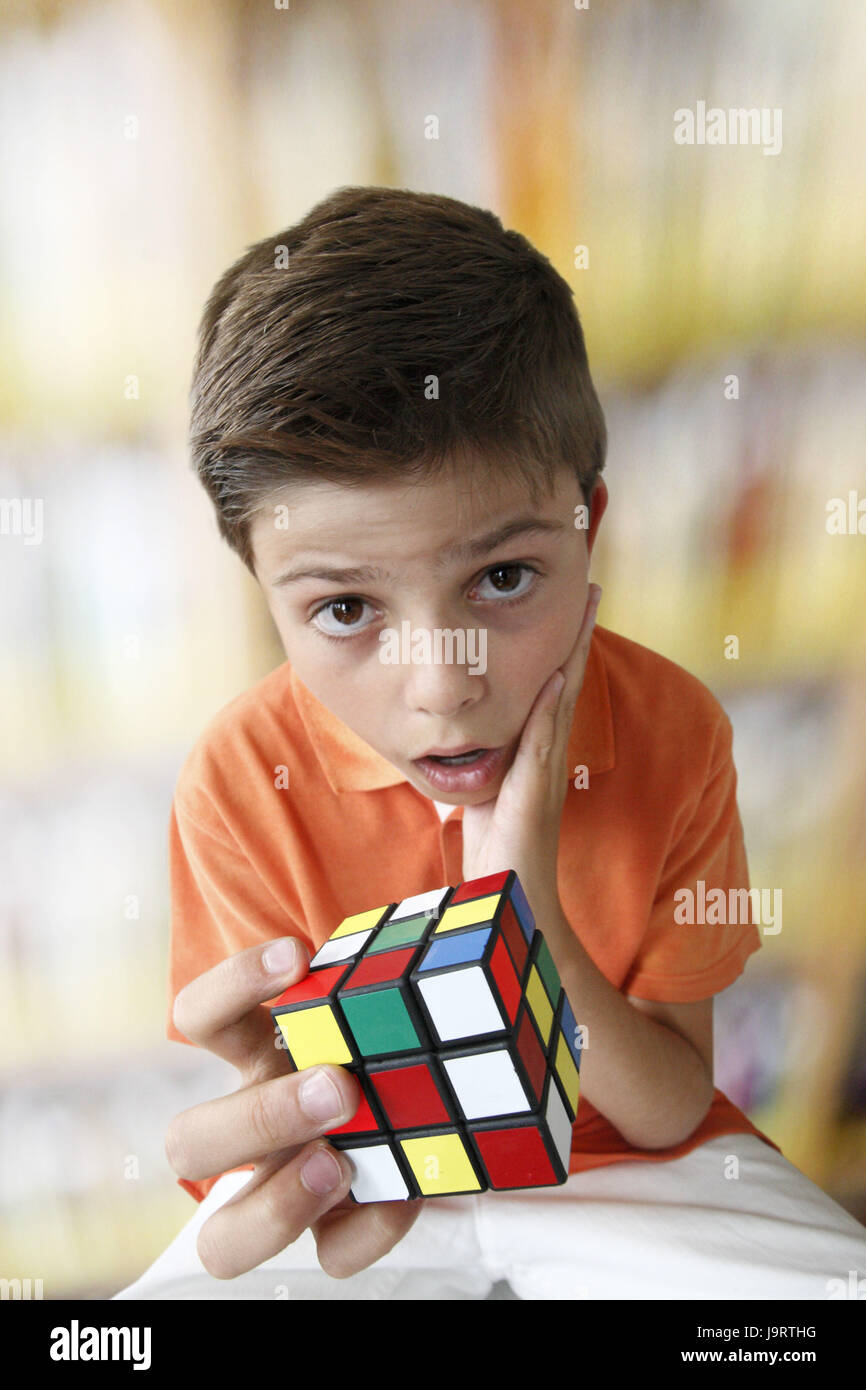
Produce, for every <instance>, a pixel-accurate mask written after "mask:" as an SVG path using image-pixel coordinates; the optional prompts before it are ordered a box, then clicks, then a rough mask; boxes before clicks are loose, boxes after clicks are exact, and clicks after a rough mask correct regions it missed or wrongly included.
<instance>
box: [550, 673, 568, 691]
mask: <svg viewBox="0 0 866 1390" xmlns="http://www.w3.org/2000/svg"><path fill="white" fill-rule="evenodd" d="M564 685H565V676H564V675H563V674H562V672H561V671H557V673H556V675H555V676H554V677H553V680H552V681H551V682H550V688H551V690H552V691H553V693H554V695H558V694H559V692H560V690H561V689H562V687H563V686H564Z"/></svg>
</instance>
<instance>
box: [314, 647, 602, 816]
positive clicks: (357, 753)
mask: <svg viewBox="0 0 866 1390" xmlns="http://www.w3.org/2000/svg"><path fill="white" fill-rule="evenodd" d="M598 632H599V629H598V628H596V630H595V632H594V633H593V638H592V642H591V644H590V649H589V657H588V659H587V663H586V671H585V672H584V677H583V685H582V686H581V690H580V695H579V696H578V698H577V704H576V706H575V711H574V721H573V723H572V728H571V734H570V735H569V740H568V766H569V769H573V768H574V767H576V766H578V765H584V766H585V767H586V768H587V771H588V772H589V774H590V776H592V774H593V773H596V772H607V771H609V770H610V768H612V767H613V766H614V761H615V748H614V738H613V718H612V716H611V709H610V691H609V688H608V679H607V668H606V666H605V661H604V656H603V655H602V652H601V647H600V644H599V641H598ZM289 685H290V688H291V691H292V695H293V697H294V700H295V706H296V708H297V710H298V714H299V716H300V719H301V722H302V723H303V725H304V728H305V729H306V731H307V734H308V735H309V738H310V742H311V744H312V747H313V749H314V751H315V753H316V756H317V757H318V759H319V763H320V765H321V768H322V771H323V773H324V775H325V778H326V780H327V782H328V785H329V786H330V788H331V790H332V791H335V792H341V791H376V790H378V789H379V788H381V787H395V786H398V785H399V784H400V783H401V782H406V784H407V786H410V785H411V783H409V781H408V779H407V778H406V777H405V776H404V775H403V773H402V772H401V771H400V770H399V768H397V767H395V766H394V764H393V763H390V762H388V759H387V758H384V757H382V755H381V754H380V753H377V752H376V750H375V749H374V748H371V747H370V745H369V744H368V743H365V742H364V740H363V739H362V738H361V737H360V735H358V734H356V733H355V732H354V731H353V730H352V729H350V728H349V727H348V725H346V724H344V723H343V721H342V720H341V719H338V718H337V716H336V715H335V714H333V713H332V711H331V710H329V709H328V708H327V707H326V706H325V705H323V704H322V703H321V701H320V700H318V699H317V698H316V697H315V695H313V694H312V692H311V691H310V690H308V689H307V687H306V686H305V685H304V684H303V682H302V681H301V680H300V679H299V677H298V676H297V675H296V674H295V672H294V670H290V675H289ZM569 775H570V774H569Z"/></svg>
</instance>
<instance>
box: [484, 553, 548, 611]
mask: <svg viewBox="0 0 866 1390" xmlns="http://www.w3.org/2000/svg"><path fill="white" fill-rule="evenodd" d="M540 582H541V576H540V574H539V572H538V570H537V569H535V567H534V566H533V565H527V564H523V563H522V562H521V563H520V564H518V563H517V562H515V563H514V564H508V565H491V567H490V569H489V570H488V571H487V573H486V574H485V575H484V577H483V579H482V580H481V584H480V586H479V592H480V593H481V597H482V598H483V599H488V600H489V599H493V601H494V602H496V599H497V597H498V598H501V599H502V601H503V603H509V602H511V601H513V602H514V603H517V602H518V601H519V600H520V599H522V598H529V596H530V595H531V594H532V593H534V591H535V589H536V588H537V587H538V585H539V583H540ZM488 583H489V584H491V585H492V586H493V592H491V591H489V590H488V592H487V593H485V592H484V587H483V586H484V585H485V584H488Z"/></svg>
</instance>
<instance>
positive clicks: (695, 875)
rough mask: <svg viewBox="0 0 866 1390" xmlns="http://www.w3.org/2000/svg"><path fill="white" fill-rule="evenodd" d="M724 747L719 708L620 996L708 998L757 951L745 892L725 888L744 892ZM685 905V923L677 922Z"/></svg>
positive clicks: (729, 757)
mask: <svg viewBox="0 0 866 1390" xmlns="http://www.w3.org/2000/svg"><path fill="white" fill-rule="evenodd" d="M732 750H733V729H732V727H731V722H730V720H729V718H728V716H727V715H726V714H725V712H724V710H722V709H721V706H720V707H719V719H718V723H717V725H716V728H715V731H714V735H713V739H712V748H711V753H710V759H709V771H708V774H707V777H706V781H705V783H704V786H703V790H702V793H701V796H700V800H699V802H698V805H697V808H696V810H695V812H694V814H693V816H692V818H691V820H690V821H689V823H688V826H687V828H686V830H685V831H684V832H683V834H682V835H680V837H679V838H678V840H677V841H676V843H675V845H674V846H673V848H672V849H671V851H670V853H669V854H668V857H667V859H666V861H665V864H664V867H663V870H662V874H661V878H660V880H659V884H658V889H657V892H656V895H655V899H654V901H653V905H652V910H651V914H650V919H649V922H648V924H647V929H646V932H645V934H644V938H643V941H642V943H641V947H640V950H639V952H638V954H637V956H636V957H635V960H634V961H633V963H632V968H631V970H630V972H629V974H628V976H627V977H626V980H625V982H624V984H623V987H622V988H623V992H624V993H626V994H633V995H635V996H636V997H637V998H639V999H652V1000H657V1001H666V1002H668V1003H689V1002H694V1001H697V1000H699V999H708V998H710V997H712V995H714V994H718V992H719V991H720V990H722V989H725V988H727V986H728V985H730V984H733V982H734V980H736V979H737V977H738V976H739V975H741V974H742V972H743V969H744V968H745V964H746V961H747V959H748V957H749V956H750V955H751V954H752V952H753V951H757V950H758V949H759V948H760V946H761V938H760V935H759V933H758V929H757V927H756V925H755V914H754V910H753V907H752V902H751V899H750V898H749V896H748V893H747V891H746V892H736V891H734V892H732V891H731V890H748V888H749V868H748V862H747V858H746V847H745V842H744V838H743V827H742V823H741V821H740V814H739V809H738V807H737V773H736V769H735V767H734V760H733V751H732ZM719 889H721V890H722V892H721V894H720V893H718V892H715V893H714V892H713V890H719ZM690 904H691V905H692V908H693V910H692V912H691V914H690V915H691V917H692V920H691V921H688V920H683V918H684V917H686V916H687V915H688V914H689V906H690ZM707 919H709V920H707ZM758 920H760V918H759V919H758Z"/></svg>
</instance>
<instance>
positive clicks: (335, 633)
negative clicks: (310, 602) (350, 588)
mask: <svg viewBox="0 0 866 1390" xmlns="http://www.w3.org/2000/svg"><path fill="white" fill-rule="evenodd" d="M365 608H369V609H370V611H371V612H372V606H371V605H370V604H369V603H367V602H366V600H365V599H361V598H354V597H352V596H351V595H350V596H349V597H348V598H332V599H329V600H328V602H327V603H323V604H322V606H321V608H317V609H316V611H315V613H314V614H313V615H312V617H311V618H310V619H309V622H310V623H311V625H312V626H313V627H314V628H316V630H317V631H318V632H320V633H321V634H322V636H323V637H331V638H333V639H334V641H337V642H339V641H340V640H341V638H345V637H352V636H353V635H354V634H355V633H356V632H366V631H367V629H368V628H369V626H370V623H369V622H363V621H360V619H361V618H362V616H363V612H364V609H365ZM339 629H342V632H340V631H339Z"/></svg>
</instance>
